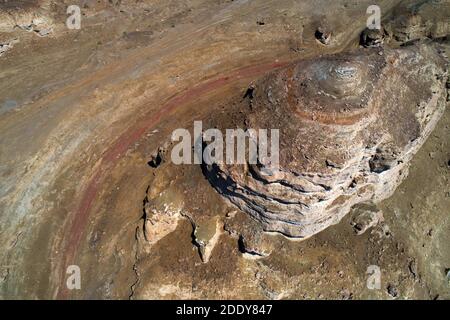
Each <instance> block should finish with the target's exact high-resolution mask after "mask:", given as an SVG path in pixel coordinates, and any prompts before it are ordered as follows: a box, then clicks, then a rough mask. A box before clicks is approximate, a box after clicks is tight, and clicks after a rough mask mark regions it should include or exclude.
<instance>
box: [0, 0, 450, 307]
mask: <svg viewBox="0 0 450 320" xmlns="http://www.w3.org/2000/svg"><path fill="white" fill-rule="evenodd" d="M415 2H417V3H420V4H421V5H423V2H424V1H413V0H411V1H403V2H402V1H396V0H389V1H379V2H378V4H379V5H380V7H381V10H382V16H383V19H384V20H386V21H387V20H388V19H391V18H392V17H393V16H394V17H395V16H396V15H400V14H403V13H404V12H407V8H411V7H415V6H414V5H415ZM430 2H432V1H430ZM437 2H439V1H437ZM440 3H441V4H442V5H443V7H442V8H443V9H442V10H434V11H433V10H429V11H426V9H423V12H425V13H426V14H431V15H432V16H433V15H436V19H438V20H439V19H441V20H442V19H446V18H447V19H448V17H449V16H450V10H449V8H450V7H449V6H446V5H448V4H449V3H448V1H445V0H443V1H440ZM71 4H73V3H72V2H70V1H66V0H64V1H53V0H33V1H19V0H15V1H5V0H0V44H2V45H4V48H5V51H4V52H3V53H1V52H2V51H1V50H0V84H1V85H0V177H1V179H0V246H1V250H0V298H2V299H54V298H57V299H129V298H132V299H175V298H187V299H201V298H202V299H450V278H449V276H448V275H447V273H448V272H449V269H450V245H449V244H450V139H449V137H450V107H449V103H448V98H447V107H446V110H445V112H444V115H443V116H442V118H441V120H440V121H439V123H438V125H437V127H436V128H435V130H434V131H433V132H432V134H431V136H430V137H429V138H428V140H427V141H426V143H425V144H424V145H423V147H422V148H421V149H420V150H419V152H418V153H417V154H416V156H415V157H414V158H413V160H412V162H411V166H410V168H409V175H408V177H407V178H406V179H405V180H404V181H403V183H402V184H401V185H400V186H399V187H398V188H397V190H396V191H395V193H394V195H393V196H392V197H390V198H389V199H387V200H385V201H383V202H382V203H381V204H379V205H378V206H377V207H376V208H369V209H368V208H365V207H364V206H357V207H355V208H353V210H352V211H351V212H350V213H349V214H348V215H346V216H345V217H344V218H343V219H342V220H341V221H340V222H339V223H338V224H335V225H333V226H331V227H329V228H327V229H326V230H324V231H322V232H320V233H318V234H316V235H314V236H312V237H310V238H308V239H306V240H304V241H292V240H291V239H288V238H286V237H284V236H282V235H280V234H272V233H271V234H263V236H260V234H259V233H255V232H254V231H255V230H257V229H258V228H260V226H259V225H258V224H256V223H255V221H253V220H252V219H250V218H249V217H248V216H247V215H246V214H245V213H243V212H240V211H239V210H237V209H236V207H234V206H232V205H230V204H229V203H228V202H226V201H225V200H224V198H223V197H221V196H220V195H219V194H218V193H217V192H216V191H215V189H214V188H212V187H211V185H210V183H209V182H208V180H207V179H206V178H205V176H204V173H203V172H202V168H201V167H200V166H198V165H185V166H175V165H173V164H172V163H170V161H169V159H168V155H167V154H164V155H163V161H162V163H161V164H160V165H159V166H157V168H153V167H151V166H149V164H148V162H149V161H150V160H151V159H152V155H154V154H155V153H156V152H157V151H158V149H159V148H163V147H165V146H167V145H166V144H167V143H168V141H170V135H171V133H172V131H173V130H174V129H176V128H191V127H192V124H193V121H194V120H205V121H206V122H208V121H210V120H211V119H212V118H214V119H215V121H218V120H219V121H220V120H223V121H229V120H230V117H231V115H230V113H229V112H228V110H230V109H232V106H233V105H237V104H238V103H239V102H240V101H241V99H242V97H243V96H244V93H245V92H246V90H247V88H248V87H249V85H250V84H251V83H253V82H255V81H257V80H258V79H259V78H261V77H263V76H264V75H265V74H267V73H268V72H270V71H273V70H277V69H279V68H282V67H284V66H286V65H287V64H288V63H291V62H294V61H299V60H303V59H306V58H312V57H317V56H319V55H322V54H323V55H326V54H333V53H338V52H344V51H349V50H353V49H356V48H358V47H359V41H360V34H361V32H362V30H363V29H364V28H365V24H366V19H367V14H366V9H367V7H368V6H369V5H370V4H372V3H371V1H366V0H361V1H350V0H349V1H347V0H339V1H326V0H315V1H312V0H311V1H309V0H305V1H293V0H268V1H245V0H234V1H233V0H214V1H207V0H192V1H187V2H186V1H183V2H181V1H176V0H156V1H150V0H148V1H147V0H143V1H139V2H136V1H131V0H122V1H91V0H85V1H79V5H80V7H81V11H82V24H81V29H80V30H69V29H68V28H67V27H66V25H65V21H66V19H67V16H68V15H67V14H66V9H67V7H68V6H69V5H71ZM418 6H419V5H418ZM419 7H420V6H419ZM422 8H423V7H422ZM427 10H428V9H427ZM430 12H431V13H430ZM384 20H383V21H384ZM441 20H439V21H441ZM33 21H34V26H31V28H33V30H31V31H27V30H26V29H27V26H30V25H33ZM447 23H448V20H447ZM319 26H327V28H330V30H332V38H331V42H330V43H329V44H328V45H323V44H322V43H320V42H319V41H317V39H316V35H315V32H316V30H317V28H318V27H319ZM430 37H431V36H430ZM439 42H440V43H441V44H442V46H443V47H444V48H445V50H446V52H447V55H450V50H449V43H448V38H447V36H445V37H440V39H439ZM6 45H7V46H6ZM0 48H3V47H0ZM6 48H7V50H6ZM2 50H3V49H2ZM230 104H231V105H230ZM231 120H236V121H238V120H239V119H231ZM180 208H182V209H180ZM152 209H155V210H156V211H158V210H159V211H161V210H162V211H164V210H165V211H166V212H167V211H169V212H170V217H168V218H167V220H166V221H165V222H164V223H165V227H164V228H161V229H158V230H156V229H152V223H154V221H153V222H152V221H151V218H150V217H149V213H150V212H151V210H152ZM367 210H369V211H374V212H378V213H377V214H379V215H380V216H381V215H382V219H380V220H379V221H378V223H376V224H374V225H371V226H370V227H369V228H367V230H365V232H363V233H362V234H359V235H358V234H357V233H358V232H357V231H358V229H357V228H355V224H357V222H358V221H359V220H358V219H361V217H362V215H363V214H364V213H365V212H367ZM236 232H238V233H240V234H245V235H247V238H248V239H250V243H246V245H247V246H250V247H251V246H252V244H253V243H254V244H257V245H258V246H259V247H260V248H263V249H264V250H267V252H270V254H269V255H267V256H265V257H259V256H255V255H252V254H249V253H248V252H243V251H245V250H242V243H241V241H240V240H239V234H237V233H236ZM359 233H361V232H359ZM151 239H153V241H151ZM69 265H78V266H79V267H80V270H81V279H82V280H81V289H80V290H68V289H67V287H66V279H67V277H68V275H67V274H66V269H67V267H68V266H69ZM371 265H376V266H378V267H379V268H380V270H381V288H380V289H375V290H370V289H369V288H368V287H367V279H368V277H369V274H367V268H368V267H369V266H371Z"/></svg>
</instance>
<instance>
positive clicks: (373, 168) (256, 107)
mask: <svg viewBox="0 0 450 320" xmlns="http://www.w3.org/2000/svg"><path fill="white" fill-rule="evenodd" d="M446 81H447V62H446V60H445V58H443V57H442V56H441V54H440V51H439V48H438V47H437V46H435V45H434V44H424V43H421V44H415V45H410V46H405V47H402V48H400V49H378V48H377V49H361V50H358V51H355V52H353V53H346V54H337V55H332V56H323V57H321V58H318V59H314V60H310V61H302V62H299V63H295V64H292V65H290V66H288V67H286V68H284V69H282V70H279V71H277V72H273V73H271V74H269V75H268V76H266V77H265V78H264V79H262V80H261V81H259V82H256V83H255V90H254V92H253V98H252V101H251V106H250V111H249V112H245V113H244V112H242V113H243V114H245V115H244V121H243V123H245V125H246V127H247V128H252V129H280V152H279V153H280V167H279V170H278V171H275V172H274V173H273V174H272V175H267V174H265V170H264V169H265V168H264V166H263V165H262V164H257V165H250V164H247V165H229V164H223V163H219V164H213V165H211V166H206V167H205V174H206V175H207V177H208V179H209V180H210V182H211V184H212V185H213V186H214V187H215V188H216V189H217V190H218V191H219V192H220V193H221V194H223V195H224V196H225V197H226V198H227V199H229V200H230V201H231V203H233V204H234V205H236V206H237V207H239V209H241V210H242V211H244V212H246V213H248V214H249V215H250V216H251V217H252V218H253V219H255V220H256V221H258V222H259V223H260V224H261V225H262V228H263V229H264V231H267V232H279V233H282V234H284V235H286V236H289V237H299V238H306V237H309V236H311V235H314V234H315V233H317V232H319V231H321V230H323V229H325V228H326V227H328V226H330V225H332V224H335V223H337V222H338V221H339V220H340V219H341V218H342V217H343V216H344V215H346V214H347V213H348V212H349V210H350V208H351V207H352V206H353V205H355V204H357V203H362V202H367V201H371V202H375V203H376V202H378V201H380V200H382V199H385V198H387V197H389V196H390V195H391V194H392V193H393V191H394V190H395V189H396V187H397V186H398V185H399V184H400V182H401V181H402V180H403V179H404V177H405V176H406V175H407V173H408V164H409V162H410V160H411V158H412V157H413V155H414V154H415V153H416V151H417V150H418V149H419V148H420V147H421V145H422V144H423V142H424V141H425V140H426V138H427V137H428V136H429V134H430V132H431V131H432V130H433V128H434V127H435V125H436V123H437V121H438V120H439V119H440V117H441V115H442V113H443V110H444V108H445V101H446V95H447V93H446V89H445V84H446ZM244 103H245V102H242V107H241V108H240V110H242V109H243V108H248V105H244ZM223 125H225V124H223Z"/></svg>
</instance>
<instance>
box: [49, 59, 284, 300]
mask: <svg viewBox="0 0 450 320" xmlns="http://www.w3.org/2000/svg"><path fill="white" fill-rule="evenodd" d="M287 64H288V62H270V63H266V64H261V65H255V66H250V67H245V68H242V69H238V70H235V71H233V72H232V73H231V74H229V75H227V76H223V77H220V78H217V79H213V80H209V81H207V82H204V83H202V84H199V85H197V86H195V87H193V88H192V89H190V90H187V91H185V92H182V93H181V94H179V95H176V96H175V97H173V98H171V99H169V100H168V101H167V103H166V104H165V105H163V106H162V107H161V108H160V109H159V110H158V111H157V112H156V113H154V114H153V115H152V116H151V117H149V118H146V119H145V120H144V121H143V122H142V123H140V124H139V125H138V129H136V130H130V131H131V132H125V133H124V134H122V135H121V136H120V137H119V138H118V139H117V141H116V142H115V143H114V144H113V145H112V147H111V148H110V149H109V150H108V151H106V152H105V154H104V155H103V157H102V160H101V163H100V166H99V167H98V168H97V169H96V170H95V172H94V174H93V176H92V178H91V179H90V181H89V182H88V184H87V187H86V188H85V189H84V191H83V192H82V196H81V198H80V199H81V201H80V202H79V205H78V206H77V209H76V211H75V212H73V220H72V223H71V224H70V226H69V230H68V236H67V240H66V242H65V243H66V245H65V247H64V251H63V252H64V257H63V259H62V261H63V262H64V263H63V264H62V270H61V282H60V283H61V290H58V294H57V295H58V298H59V299H65V298H67V294H68V291H67V289H66V287H65V283H64V278H65V268H66V267H67V266H68V265H69V264H72V263H73V260H74V258H75V257H76V255H77V251H78V248H79V245H80V241H81V238H82V235H83V230H84V229H85V227H86V223H87V221H88V217H89V213H90V209H91V207H92V204H93V202H94V200H95V197H96V195H97V191H98V187H99V185H100V183H101V182H102V179H103V177H104V176H105V173H106V172H107V171H108V170H111V169H112V168H114V165H115V164H116V163H117V161H118V160H119V159H120V157H122V156H123V155H124V154H125V152H126V151H127V150H128V149H129V147H130V146H131V145H133V143H135V142H136V141H138V140H139V139H140V138H141V137H142V136H143V135H144V134H145V133H146V132H148V131H149V130H150V129H152V128H153V127H154V126H155V125H156V124H157V123H158V122H159V121H160V120H161V118H162V117H163V116H164V115H167V114H168V113H170V112H172V111H174V110H175V109H176V108H179V107H181V106H182V105H183V104H186V103H188V102H189V101H190V100H192V99H195V98H198V97H199V96H201V95H202V94H205V93H208V92H211V91H213V90H216V89H218V88H220V87H222V86H224V85H227V84H230V83H232V81H234V80H237V79H242V78H252V77H255V76H258V75H261V74H263V73H265V72H267V71H269V70H273V69H277V68H280V67H283V66H286V65H287Z"/></svg>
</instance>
